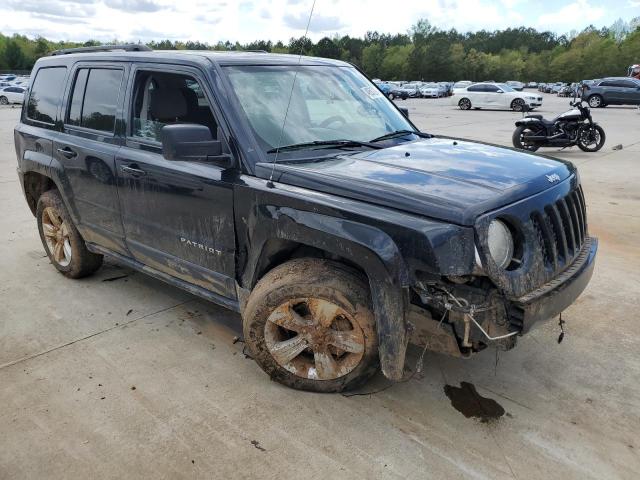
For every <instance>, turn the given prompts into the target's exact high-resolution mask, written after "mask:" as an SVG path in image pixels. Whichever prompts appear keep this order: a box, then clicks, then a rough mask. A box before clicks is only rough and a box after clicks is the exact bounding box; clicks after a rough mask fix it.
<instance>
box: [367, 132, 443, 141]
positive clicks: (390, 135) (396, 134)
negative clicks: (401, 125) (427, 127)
mask: <svg viewBox="0 0 640 480" xmlns="http://www.w3.org/2000/svg"><path fill="white" fill-rule="evenodd" d="M409 134H413V135H416V136H418V137H422V138H431V135H429V134H428V133H422V132H416V131H415V130H396V131H395V132H390V133H385V134H384V135H381V136H379V137H376V138H374V139H373V140H369V142H371V143H373V142H381V141H382V140H389V139H390V138H396V137H404V136H405V135H409Z"/></svg>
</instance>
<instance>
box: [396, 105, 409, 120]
mask: <svg viewBox="0 0 640 480" xmlns="http://www.w3.org/2000/svg"><path fill="white" fill-rule="evenodd" d="M398 110H400V112H402V115H404V116H405V117H407V118H409V109H408V108H406V107H398Z"/></svg>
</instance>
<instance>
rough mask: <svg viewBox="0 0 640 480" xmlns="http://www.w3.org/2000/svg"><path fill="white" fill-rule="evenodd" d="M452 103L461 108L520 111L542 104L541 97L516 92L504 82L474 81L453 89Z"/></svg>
mask: <svg viewBox="0 0 640 480" xmlns="http://www.w3.org/2000/svg"><path fill="white" fill-rule="evenodd" d="M451 101H452V102H453V105H457V106H458V107H460V109H461V110H470V109H471V108H491V109H511V110H514V111H516V112H521V111H522V110H523V107H524V106H525V105H527V106H528V107H529V110H532V109H534V108H536V107H540V106H541V105H542V97H541V96H539V95H535V94H533V93H529V92H518V91H516V90H514V89H513V88H511V87H510V86H509V85H507V84H505V83H475V84H473V85H471V86H469V87H467V88H464V89H459V90H454V91H453V96H452V97H451Z"/></svg>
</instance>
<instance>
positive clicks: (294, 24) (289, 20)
mask: <svg viewBox="0 0 640 480" xmlns="http://www.w3.org/2000/svg"><path fill="white" fill-rule="evenodd" d="M283 21H284V23H285V25H286V26H288V27H290V28H292V29H294V30H305V29H306V28H307V23H308V22H309V14H308V13H302V14H300V15H293V14H290V13H288V14H286V15H285V16H284V17H283ZM344 27H346V24H345V23H344V22H343V21H342V20H340V18H339V17H333V16H323V15H319V14H318V15H315V14H314V15H313V17H312V18H311V24H310V25H309V31H310V32H315V33H321V32H334V31H336V30H342V29H343V28H344Z"/></svg>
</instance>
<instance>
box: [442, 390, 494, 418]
mask: <svg viewBox="0 0 640 480" xmlns="http://www.w3.org/2000/svg"><path fill="white" fill-rule="evenodd" d="M444 393H445V394H446V395H447V397H449V400H451V405H452V406H453V408H455V409H456V410H458V411H459V412H460V413H462V414H463V415H464V416H465V417H467V418H471V417H474V418H479V419H480V421H481V422H482V423H489V422H491V421H492V420H497V419H498V418H500V417H501V416H503V415H504V414H505V411H504V408H502V406H501V405H500V404H499V403H498V402H496V401H495V400H492V399H490V398H485V397H483V396H481V395H480V394H479V393H478V391H477V390H476V387H475V386H474V385H473V384H471V383H468V382H460V387H454V386H452V385H445V386H444Z"/></svg>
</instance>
